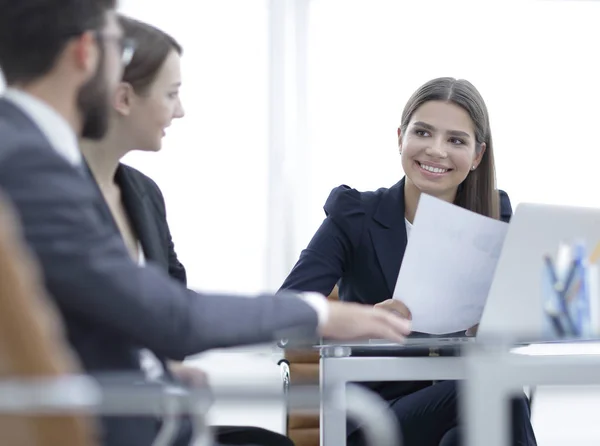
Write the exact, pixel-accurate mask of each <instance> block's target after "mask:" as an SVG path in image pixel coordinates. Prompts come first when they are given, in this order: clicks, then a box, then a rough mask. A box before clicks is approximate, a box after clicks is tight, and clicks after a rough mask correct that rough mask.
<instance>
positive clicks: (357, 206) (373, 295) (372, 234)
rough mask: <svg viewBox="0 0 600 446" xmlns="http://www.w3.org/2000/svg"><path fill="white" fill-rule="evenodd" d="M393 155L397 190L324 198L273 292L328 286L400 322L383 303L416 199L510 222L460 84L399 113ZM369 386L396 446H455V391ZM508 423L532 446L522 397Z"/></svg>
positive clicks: (521, 444) (356, 433)
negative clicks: (389, 416)
mask: <svg viewBox="0 0 600 446" xmlns="http://www.w3.org/2000/svg"><path fill="white" fill-rule="evenodd" d="M398 147H399V152H400V156H401V163H402V170H403V171H404V177H403V178H402V179H401V180H400V181H399V182H398V183H396V184H395V185H393V186H392V187H390V188H382V189H378V190H376V191H373V192H359V191H357V190H356V189H352V188H350V187H348V186H345V185H343V186H339V187H337V188H335V189H334V190H333V191H332V192H331V194H330V196H329V198H328V199H327V201H326V203H325V212H326V218H325V220H324V221H323V223H322V225H321V227H320V228H319V229H318V230H317V232H316V234H315V235H314V237H313V239H312V240H311V241H310V243H309V245H308V247H307V248H306V249H305V250H304V251H303V252H302V254H301V255H300V259H299V260H298V262H297V263H296V265H295V266H294V268H293V270H292V271H291V273H290V274H289V276H288V277H287V279H286V280H285V282H284V284H283V286H282V288H283V289H293V290H300V291H317V292H320V293H322V294H325V295H328V294H329V293H330V292H331V291H332V290H333V288H334V286H336V284H337V285H338V286H339V296H340V299H342V300H344V301H350V302H360V303H363V304H371V305H374V306H376V307H381V308H385V309H389V310H390V311H396V312H398V313H400V314H403V315H404V316H405V317H407V318H410V309H409V308H407V307H406V306H405V305H404V304H403V303H402V302H401V301H399V300H393V299H391V297H392V296H393V295H394V289H395V287H396V282H397V278H398V273H399V271H400V265H401V264H402V258H403V255H404V251H405V248H406V244H407V240H408V237H410V230H411V227H412V223H413V219H414V217H415V213H416V211H417V204H418V201H419V196H420V194H421V193H426V194H429V195H433V196H435V197H437V198H439V199H442V200H445V201H447V202H449V203H454V204H456V205H458V206H461V207H463V208H466V209H469V210H471V211H473V212H477V213H479V214H481V215H485V216H488V217H491V218H496V219H501V220H503V221H508V220H509V219H510V217H511V215H512V209H511V205H510V200H509V198H508V195H507V194H506V193H505V192H503V191H501V190H497V189H496V176H495V168H494V151H493V144H492V132H491V129H490V122H489V116H488V111H487V107H486V105H485V102H484V101H483V98H482V97H481V95H480V94H479V92H478V91H477V89H476V88H475V87H474V86H473V85H472V84H471V83H470V82H468V81H466V80H457V79H453V78H447V77H445V78H438V79H433V80H431V81H429V82H427V83H425V84H424V85H422V86H421V87H420V88H419V89H418V90H417V91H416V92H415V93H414V94H413V95H412V96H411V98H410V99H409V100H408V103H407V104H406V106H405V108H404V111H403V113H402V121H401V124H400V128H399V129H398ZM457 255H459V254H457ZM465 329H469V330H471V331H475V330H476V327H470V328H469V327H465ZM369 385H370V386H371V387H372V388H373V389H374V390H376V391H378V392H379V393H380V395H381V396H382V397H384V398H385V399H387V400H388V401H389V404H390V406H391V409H392V410H393V411H394V413H395V414H396V416H397V418H398V421H399V424H400V427H401V429H402V432H401V435H402V437H403V438H404V443H403V444H404V445H405V446H450V445H457V444H461V431H460V420H459V416H458V410H457V390H456V383H455V382H453V381H442V382H436V383H432V382H391V383H370V384H369ZM512 413H513V417H512V421H513V423H512V424H513V426H512V433H513V436H512V438H513V443H512V444H513V445H515V446H533V445H535V444H536V440H535V436H534V433H533V429H532V427H531V423H530V419H529V406H528V402H527V400H526V399H525V398H524V397H523V398H519V399H516V400H514V401H513V412H512ZM348 433H349V436H348V444H351V445H360V444H363V442H364V440H363V438H362V436H361V432H360V429H359V428H357V427H356V426H353V425H349V429H348Z"/></svg>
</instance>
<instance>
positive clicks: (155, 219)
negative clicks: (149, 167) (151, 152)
mask: <svg viewBox="0 0 600 446" xmlns="http://www.w3.org/2000/svg"><path fill="white" fill-rule="evenodd" d="M115 181H116V183H117V184H118V185H119V187H120V189H121V197H122V200H123V206H124V207H125V212H126V213H127V217H129V220H130V222H131V226H132V227H133V230H134V231H135V233H136V235H137V236H138V240H139V241H140V243H141V245H142V248H143V250H144V256H145V257H146V261H148V262H153V263H155V264H157V265H159V266H161V267H162V268H164V270H165V271H167V272H168V273H169V275H170V276H171V277H172V278H173V279H176V280H178V281H180V282H181V283H183V284H184V285H185V284H186V283H187V277H186V273H185V268H184V266H183V265H182V264H181V263H180V262H179V260H178V259H177V254H176V253H175V247H174V245H173V240H172V238H171V231H170V230H169V225H168V224H167V215H166V210H165V200H164V198H163V195H162V192H161V191H160V189H159V187H158V186H157V185H156V183H155V182H154V181H153V180H152V179H150V178H149V177H147V176H146V175H144V174H143V173H141V172H140V171H139V170H136V169H134V168H133V167H130V166H127V165H125V164H119V167H118V169H117V172H116V175H115Z"/></svg>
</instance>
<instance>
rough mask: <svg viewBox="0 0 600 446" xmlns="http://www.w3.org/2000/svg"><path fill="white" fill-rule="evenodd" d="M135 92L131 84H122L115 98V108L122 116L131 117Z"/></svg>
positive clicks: (118, 87)
mask: <svg viewBox="0 0 600 446" xmlns="http://www.w3.org/2000/svg"><path fill="white" fill-rule="evenodd" d="M134 96H135V92H134V91H133V87H132V86H131V84H128V83H127V82H120V83H119V85H118V86H117V89H116V91H115V94H114V96H113V98H114V99H113V108H114V109H115V110H116V111H117V113H119V114H120V115H122V116H129V114H130V113H131V105H132V102H133V101H134V100H135V97H134Z"/></svg>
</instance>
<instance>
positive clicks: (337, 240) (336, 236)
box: [281, 179, 512, 399]
mask: <svg viewBox="0 0 600 446" xmlns="http://www.w3.org/2000/svg"><path fill="white" fill-rule="evenodd" d="M324 209H325V214H326V218H325V220H324V221H323V223H322V224H321V226H320V227H319V229H318V230H317V232H316V233H315V235H314V236H313V238H312V240H311V241H310V243H309V244H308V247H307V248H306V249H305V250H303V251H302V254H301V255H300V259H299V260H298V262H297V263H296V265H295V266H294V268H293V269H292V271H291V272H290V274H289V276H288V277H287V279H286V280H285V282H284V283H283V285H282V287H281V288H282V289H286V290H298V291H318V292H320V293H323V294H326V295H327V294H329V293H330V292H331V290H332V289H333V287H334V286H335V285H336V284H338V286H339V295H340V299H341V300H344V301H348V302H360V303H364V304H369V305H375V304H377V303H379V302H383V301H384V300H386V299H391V298H392V296H393V294H394V288H395V287H396V281H397V279H398V273H399V272H400V265H401V264H402V259H403V257H404V251H405V249H406V244H407V235H406V223H405V219H404V179H402V180H400V181H399V182H398V183H396V184H395V185H394V186H392V187H390V188H382V189H378V190H376V191H373V192H359V191H357V190H356V189H351V188H350V187H348V186H339V187H337V188H335V189H333V191H332V192H331V194H330V195H329V198H328V199H327V201H326V202H325V207H324ZM511 215H512V208H511V204H510V200H509V198H508V195H507V194H506V192H504V191H500V216H501V219H502V220H503V221H506V222H508V221H509V220H510V217H511ZM459 255H460V253H457V256H459ZM371 387H372V388H376V389H379V390H380V391H381V393H382V395H383V396H384V397H386V398H390V399H391V398H395V397H398V396H400V395H403V394H405V393H406V392H408V391H409V389H411V388H414V386H403V385H394V386H390V385H378V384H377V385H376V384H372V385H371Z"/></svg>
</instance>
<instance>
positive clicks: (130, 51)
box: [96, 33, 136, 66]
mask: <svg viewBox="0 0 600 446" xmlns="http://www.w3.org/2000/svg"><path fill="white" fill-rule="evenodd" d="M96 37H97V38H98V40H104V41H105V42H107V41H113V42H115V43H116V44H117V45H119V50H120V52H121V63H122V64H123V65H124V66H127V65H129V63H130V62H131V60H132V59H133V55H134V54H135V47H136V43H135V40H134V39H131V38H129V37H120V36H108V35H105V34H102V33H97V34H96Z"/></svg>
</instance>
